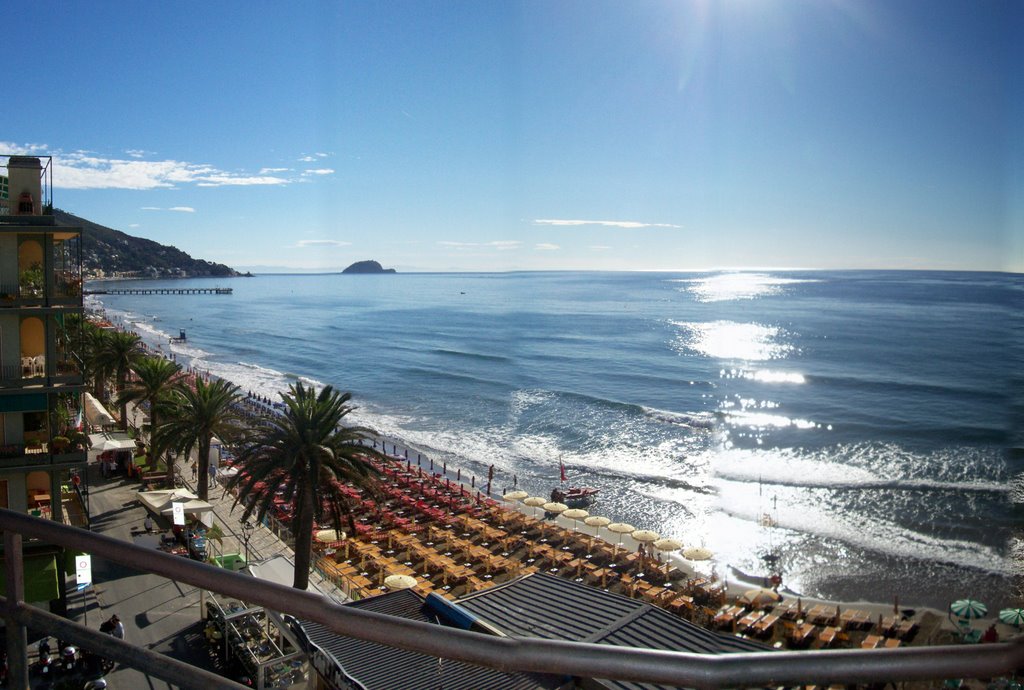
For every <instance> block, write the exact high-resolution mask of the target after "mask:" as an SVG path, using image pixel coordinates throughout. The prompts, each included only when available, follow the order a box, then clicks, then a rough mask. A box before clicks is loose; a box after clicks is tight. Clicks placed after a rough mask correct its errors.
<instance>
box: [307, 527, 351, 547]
mask: <svg viewBox="0 0 1024 690" xmlns="http://www.w3.org/2000/svg"><path fill="white" fill-rule="evenodd" d="M313 537H314V538H315V539H316V540H317V541H319V542H323V543H325V544H329V543H331V542H332V541H342V540H343V539H344V538H345V533H344V532H341V531H339V530H336V529H322V530H318V531H317V533H316V534H314V535H313Z"/></svg>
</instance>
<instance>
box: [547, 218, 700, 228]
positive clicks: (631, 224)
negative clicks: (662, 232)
mask: <svg viewBox="0 0 1024 690" xmlns="http://www.w3.org/2000/svg"><path fill="white" fill-rule="evenodd" d="M533 223H534V225H555V226H558V227H576V226H579V225H603V226H605V227H609V228H626V229H628V230H635V229H637V228H681V227H683V226H681V225H672V224H671V223H641V222H639V221H635V220H561V219H551V218H547V219H543V218H539V219H536V220H534V221H533Z"/></svg>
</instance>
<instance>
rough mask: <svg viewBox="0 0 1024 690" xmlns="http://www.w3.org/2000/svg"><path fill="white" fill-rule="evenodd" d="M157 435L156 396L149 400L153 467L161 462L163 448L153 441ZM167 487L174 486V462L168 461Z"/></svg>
mask: <svg viewBox="0 0 1024 690" xmlns="http://www.w3.org/2000/svg"><path fill="white" fill-rule="evenodd" d="M155 436H156V398H153V399H152V400H150V401H149V452H150V453H152V454H153V467H156V466H157V465H159V464H160V453H161V451H162V449H160V448H157V447H156V445H155V444H154V443H153V438H154V437H155ZM167 488H168V489H173V488H174V463H173V462H171V461H170V460H169V459H168V461H167Z"/></svg>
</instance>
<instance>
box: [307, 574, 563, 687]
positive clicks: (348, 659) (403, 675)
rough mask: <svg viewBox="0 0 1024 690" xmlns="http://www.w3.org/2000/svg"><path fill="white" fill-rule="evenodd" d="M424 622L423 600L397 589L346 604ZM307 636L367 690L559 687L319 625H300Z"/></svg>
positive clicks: (430, 620) (431, 618)
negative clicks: (342, 634) (439, 661)
mask: <svg viewBox="0 0 1024 690" xmlns="http://www.w3.org/2000/svg"><path fill="white" fill-rule="evenodd" d="M346 605H347V606H353V607H356V608H360V609H363V610H365V611H373V612H375V613H384V614H387V615H389V616H396V617H399V618H406V619H409V620H414V621H422V622H426V623H435V622H437V621H436V619H435V618H434V616H433V615H431V614H430V612H429V611H428V610H427V609H426V607H425V606H424V603H423V599H422V598H421V597H420V596H419V595H418V594H416V593H415V592H413V591H412V590H400V591H397V592H392V593H390V594H385V595H382V596H378V597H372V598H369V599H363V600H361V601H358V602H354V603H351V604H346ZM300 625H301V627H302V631H303V632H304V633H305V636H306V637H307V638H308V639H309V641H310V642H312V643H313V644H314V645H316V646H317V647H319V648H320V649H321V650H323V651H324V652H326V653H328V654H330V655H331V656H333V657H334V658H335V659H336V660H337V661H338V663H339V664H340V665H341V666H342V667H343V669H344V671H345V673H346V674H347V675H348V676H349V677H350V678H353V679H355V680H356V681H358V682H359V683H360V684H362V686H363V687H365V688H366V689H367V690H393V689H396V688H401V689H402V690H418V689H419V688H422V689H423V690H436V688H446V690H476V689H478V688H488V689H490V688H493V689H494V690H538V689H542V688H554V687H557V686H558V683H556V682H554V681H549V680H546V679H545V678H543V677H538V676H531V675H528V674H524V673H503V672H501V671H496V670H493V669H489V668H485V667H483V666H476V665H474V664H467V663H463V662H461V661H452V660H450V659H445V660H443V662H442V663H441V664H438V659H437V657H434V656H428V655H426V654H420V653H417V652H409V651H405V650H404V649H398V648H396V647H388V646H387V645H381V644H377V643H376V642H366V641H364V640H357V639H355V638H353V637H344V636H341V635H338V634H337V633H335V632H333V631H331V630H329V629H327V628H325V627H324V626H322V625H320V624H319V623H314V622H309V621H302V622H301V623H300Z"/></svg>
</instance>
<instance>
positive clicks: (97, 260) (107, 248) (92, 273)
mask: <svg viewBox="0 0 1024 690" xmlns="http://www.w3.org/2000/svg"><path fill="white" fill-rule="evenodd" d="M53 215H54V217H55V218H56V220H57V225H68V226H73V227H80V228H82V270H83V271H84V273H85V276H86V277H87V278H90V277H97V276H103V275H106V276H110V275H112V274H122V275H132V276H138V277H140V278H195V277H201V276H216V277H231V276H238V275H241V274H240V273H238V271H236V270H235V269H233V268H231V267H230V266H225V265H224V264H217V263H213V262H212V261H204V260H203V259H193V258H192V257H191V256H189V255H188V254H186V253H185V252H183V251H181V250H180V249H178V248H177V247H171V246H169V245H166V244H160V243H159V242H154V241H153V240H147V239H143V238H141V237H133V236H131V235H129V234H127V233H124V232H121V231H120V230H114V229H113V228H108V227H105V226H103V225H100V224H98V223H93V222H92V221H90V220H86V219H85V218H81V217H79V216H76V215H74V214H72V213H68V212H67V211H62V210H61V209H58V208H55V209H54V210H53Z"/></svg>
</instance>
